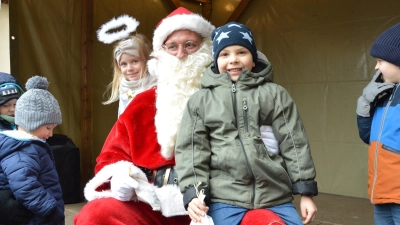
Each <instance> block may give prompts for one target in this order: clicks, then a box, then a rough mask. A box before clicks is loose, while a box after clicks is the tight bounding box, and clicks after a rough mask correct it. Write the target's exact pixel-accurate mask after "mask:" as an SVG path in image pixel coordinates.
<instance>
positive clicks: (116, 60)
mask: <svg viewBox="0 0 400 225" xmlns="http://www.w3.org/2000/svg"><path fill="white" fill-rule="evenodd" d="M122 25H125V26H126V29H123V30H121V31H119V32H116V33H111V34H109V33H107V31H108V30H110V29H115V28H117V27H120V26H122ZM138 25H139V22H138V21H136V20H135V19H134V18H132V17H129V16H127V15H123V16H121V17H119V18H117V19H112V20H111V21H109V22H108V23H106V24H104V25H103V26H102V27H101V28H100V29H99V31H98V39H99V41H101V42H103V43H106V44H109V43H112V42H114V41H116V40H119V42H118V43H117V44H115V46H114V49H113V68H114V74H113V80H112V81H111V83H110V84H109V85H108V87H107V89H106V92H105V94H106V93H108V92H109V91H110V96H109V98H108V100H107V101H105V102H103V104H104V105H108V104H111V103H113V102H116V101H117V100H119V107H118V117H119V116H120V115H121V114H122V113H123V112H124V110H125V108H126V106H127V105H128V104H129V103H130V102H131V101H132V99H133V98H134V97H135V96H136V95H137V94H139V93H141V92H143V91H145V90H147V89H149V88H151V87H154V86H155V85H156V77H155V76H152V75H150V74H149V72H148V70H147V66H146V65H147V61H148V60H149V58H150V53H151V51H152V47H151V43H150V41H149V40H148V39H147V38H146V37H145V36H144V35H142V34H136V35H129V34H130V33H131V32H134V31H135V30H136V27H137V26H138Z"/></svg>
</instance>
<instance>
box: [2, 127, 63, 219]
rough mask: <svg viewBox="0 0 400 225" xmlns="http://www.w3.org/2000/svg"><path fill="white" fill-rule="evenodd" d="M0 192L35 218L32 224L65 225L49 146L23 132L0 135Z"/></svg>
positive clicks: (60, 195)
mask: <svg viewBox="0 0 400 225" xmlns="http://www.w3.org/2000/svg"><path fill="white" fill-rule="evenodd" d="M0 165H1V166H0V189H1V190H4V189H11V191H12V192H13V193H14V196H15V198H16V199H17V201H19V202H20V203H21V204H23V205H24V206H25V207H26V208H27V209H28V210H30V211H31V212H32V213H33V214H34V215H35V217H34V218H33V219H32V220H31V221H30V223H29V224H41V225H42V224H48V225H50V224H54V225H58V224H61V225H62V224H64V201H63V199H62V190H61V186H60V184H59V180H58V174H57V171H56V167H55V163H54V157H53V153H52V151H51V148H50V146H49V145H48V144H47V143H46V142H45V141H43V140H40V139H38V138H37V137H34V136H32V135H29V134H28V133H25V132H22V131H16V130H13V131H2V132H0Z"/></svg>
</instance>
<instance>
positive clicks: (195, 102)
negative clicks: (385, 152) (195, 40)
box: [175, 22, 318, 225]
mask: <svg viewBox="0 0 400 225" xmlns="http://www.w3.org/2000/svg"><path fill="white" fill-rule="evenodd" d="M211 38H212V39H213V54H214V65H211V66H210V67H209V68H207V70H206V71H205V73H204V75H203V78H202V81H201V87H202V88H201V90H199V91H198V92H196V93H195V94H193V95H192V97H191V98H190V99H189V101H188V103H187V106H186V109H185V111H184V115H183V118H182V122H181V127H180V131H179V134H178V139H177V144H176V152H175V157H176V166H177V172H178V177H179V186H180V188H181V191H182V193H183V195H184V197H183V200H184V205H185V207H186V209H187V210H188V212H189V216H190V218H191V219H192V220H193V221H197V222H198V221H200V220H201V218H202V217H201V216H204V214H205V212H207V214H208V215H209V216H210V217H211V218H212V219H213V221H214V224H215V225H218V224H230V225H234V224H240V222H241V220H242V218H243V216H244V214H245V213H246V212H247V211H249V210H250V209H269V210H271V211H273V212H275V213H276V214H278V215H279V216H280V217H281V218H282V219H283V220H284V222H285V223H286V224H288V225H289V224H296V225H301V224H303V223H304V224H308V223H310V222H311V221H313V219H314V217H315V213H316V211H317V208H316V205H315V203H314V201H313V199H312V197H313V196H316V195H317V194H318V188H317V183H316V181H315V180H314V179H315V176H316V172H315V167H314V163H313V160H312V157H311V152H310V148H309V143H308V139H307V136H306V134H305V131H304V127H303V123H302V121H301V118H300V115H299V113H298V111H297V108H296V105H295V104H294V102H293V100H292V98H291V97H290V95H289V93H288V92H287V91H286V90H285V89H284V88H283V87H281V86H279V85H277V84H274V83H272V77H273V70H272V66H271V64H270V63H269V62H267V61H264V60H262V59H258V57H257V48H256V45H255V43H254V39H253V35H252V32H251V31H250V30H249V29H248V28H247V27H246V26H244V25H243V24H240V23H236V22H231V23H228V24H226V25H224V26H222V27H219V28H217V29H215V30H214V31H213V32H212V35H211ZM263 125H270V126H271V127H272V130H273V133H274V135H275V137H276V139H277V140H278V142H279V149H280V153H279V154H275V153H273V152H271V151H269V150H268V149H267V147H266V146H265V145H264V143H263V141H262V138H261V134H260V127H261V126H263ZM197 184H198V185H197ZM200 192H204V194H205V196H206V197H205V199H204V202H205V205H204V204H202V201H201V200H200V199H199V198H198V194H199V193H200ZM293 194H300V195H301V196H302V197H301V202H300V206H301V212H302V213H301V214H302V216H303V217H304V220H303V221H302V220H301V218H300V216H299V215H298V213H297V211H296V208H295V207H294V205H293V203H292V200H293Z"/></svg>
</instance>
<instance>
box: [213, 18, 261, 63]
mask: <svg viewBox="0 0 400 225" xmlns="http://www.w3.org/2000/svg"><path fill="white" fill-rule="evenodd" d="M211 39H212V40H213V58H214V65H215V67H216V68H217V69H218V65H217V59H218V55H219V53H220V52H221V51H222V50H223V49H224V48H226V47H228V46H231V45H240V46H243V47H245V48H247V49H248V50H249V51H250V52H251V55H252V56H253V62H254V63H255V62H257V47H256V43H255V42H254V38H253V33H252V32H251V30H250V29H249V28H248V27H246V26H245V25H243V24H241V23H237V22H230V23H227V24H225V25H223V26H221V27H218V28H217V29H214V31H213V32H212V33H211Z"/></svg>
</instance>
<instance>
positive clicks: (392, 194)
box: [357, 84, 400, 204]
mask: <svg viewBox="0 0 400 225" xmlns="http://www.w3.org/2000/svg"><path fill="white" fill-rule="evenodd" d="M398 89H399V84H396V86H395V87H394V89H393V91H392V93H391V94H390V95H387V96H386V97H385V98H384V99H380V100H379V102H378V103H377V105H376V108H375V110H374V114H373V116H372V117H361V116H357V123H358V129H359V134H360V137H361V139H362V140H363V141H364V142H365V143H367V144H368V143H369V148H368V196H369V198H370V200H371V202H372V203H373V204H385V203H397V204H400V90H398Z"/></svg>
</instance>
